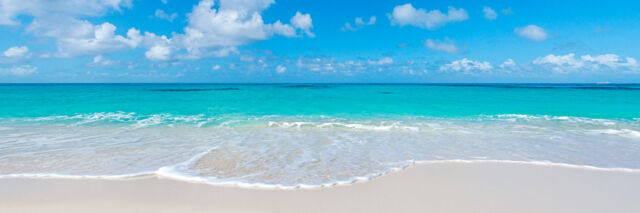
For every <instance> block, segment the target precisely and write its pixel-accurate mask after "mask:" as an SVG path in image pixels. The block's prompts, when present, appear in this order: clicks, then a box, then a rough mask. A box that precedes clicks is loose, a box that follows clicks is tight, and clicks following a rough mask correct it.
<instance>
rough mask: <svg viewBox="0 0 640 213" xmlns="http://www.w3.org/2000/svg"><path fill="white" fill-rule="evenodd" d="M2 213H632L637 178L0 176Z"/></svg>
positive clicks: (452, 170) (482, 172)
mask: <svg viewBox="0 0 640 213" xmlns="http://www.w3.org/2000/svg"><path fill="white" fill-rule="evenodd" d="M0 189H2V190H1V192H0V212H640V173H633V172H612V171H596V170H588V169H580V168H566V167H559V166H540V165H527V164H511V163H435V164H418V165H414V166H411V167H409V168H407V169H405V170H402V171H398V172H393V173H391V174H387V175H383V176H381V177H378V178H375V179H373V180H371V181H364V182H358V183H354V184H349V185H340V186H334V187H325V188H318V189H297V190H274V189H248V188H240V187H233V186H212V185H206V184H198V183H188V182H181V181H176V180H170V179H162V178H157V177H153V176H151V177H142V178H135V179H131V180H88V179H85V180H72V179H28V178H6V179H0Z"/></svg>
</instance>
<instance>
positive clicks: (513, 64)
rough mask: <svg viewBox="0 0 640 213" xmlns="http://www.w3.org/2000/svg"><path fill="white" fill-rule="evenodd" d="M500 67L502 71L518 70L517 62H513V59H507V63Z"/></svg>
mask: <svg viewBox="0 0 640 213" xmlns="http://www.w3.org/2000/svg"><path fill="white" fill-rule="evenodd" d="M499 67H500V68H502V69H514V68H517V65H516V62H515V61H513V59H507V60H506V61H504V62H502V64H500V66H499Z"/></svg>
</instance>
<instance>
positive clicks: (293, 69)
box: [0, 0, 640, 83]
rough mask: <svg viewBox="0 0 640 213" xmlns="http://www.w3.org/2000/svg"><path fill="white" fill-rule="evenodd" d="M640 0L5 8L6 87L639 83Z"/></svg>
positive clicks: (60, 3) (7, 1)
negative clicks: (182, 83) (31, 84)
mask: <svg viewBox="0 0 640 213" xmlns="http://www.w3.org/2000/svg"><path fill="white" fill-rule="evenodd" d="M639 48H640V2H637V1H620V0H609V1H604V2H603V1H578V0H569V1H545V0H542V1H536V2H530V1H527V2H525V1H498V0H495V1H471V0H466V1H462V0H461V1H453V0H450V1H415V0H414V1H407V0H404V1H396V0H388V1H370V0H368V1H367V0H351V1H344V0H343V1H336V0H325V1H296V0H200V1H197V0H182V1H178V0H146V1H139V0H73V1H71V0H0V82H3V83H138V82H141V83H142V82H199V83H507V82H508V83H596V82H612V83H640V62H638V61H637V60H640V51H639V50H638V49H639Z"/></svg>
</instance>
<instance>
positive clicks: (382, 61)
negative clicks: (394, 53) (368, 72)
mask: <svg viewBox="0 0 640 213" xmlns="http://www.w3.org/2000/svg"><path fill="white" fill-rule="evenodd" d="M368 63H369V64H370V65H379V66H382V65H390V64H393V58H390V57H384V58H381V59H380V60H377V61H372V60H369V61H368Z"/></svg>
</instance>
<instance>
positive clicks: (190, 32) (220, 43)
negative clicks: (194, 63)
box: [169, 0, 313, 59]
mask: <svg viewBox="0 0 640 213" xmlns="http://www.w3.org/2000/svg"><path fill="white" fill-rule="evenodd" d="M272 3H274V1H273V0H221V1H220V6H219V7H217V8H214V1H213V0H202V1H200V2H199V3H198V5H196V6H195V7H194V8H193V11H192V12H191V13H189V14H188V15H187V18H188V25H187V27H185V28H184V32H185V34H178V35H176V36H174V37H173V38H172V39H169V40H170V42H169V43H170V44H171V46H170V47H171V48H174V49H180V48H184V49H186V52H187V55H186V56H184V58H192V59H197V58H201V57H205V56H226V55H228V54H229V53H231V52H235V51H236V47H237V46H240V45H245V44H249V43H253V42H256V41H261V40H266V39H269V38H271V37H273V36H274V35H275V34H279V35H283V36H287V37H294V36H296V30H295V28H294V27H293V26H292V25H289V24H283V23H282V22H280V21H276V22H274V23H272V24H265V23H264V21H263V19H262V15H261V13H262V11H264V10H265V9H267V8H268V7H269V6H270V5H271V4H272ZM291 20H292V22H295V24H294V26H295V27H296V28H298V29H302V30H303V31H305V32H306V33H307V35H309V36H311V35H313V34H312V33H311V31H310V29H311V28H312V27H313V25H312V23H311V16H310V15H309V14H301V13H300V12H298V13H296V15H295V16H294V17H293V18H292V19H291Z"/></svg>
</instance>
